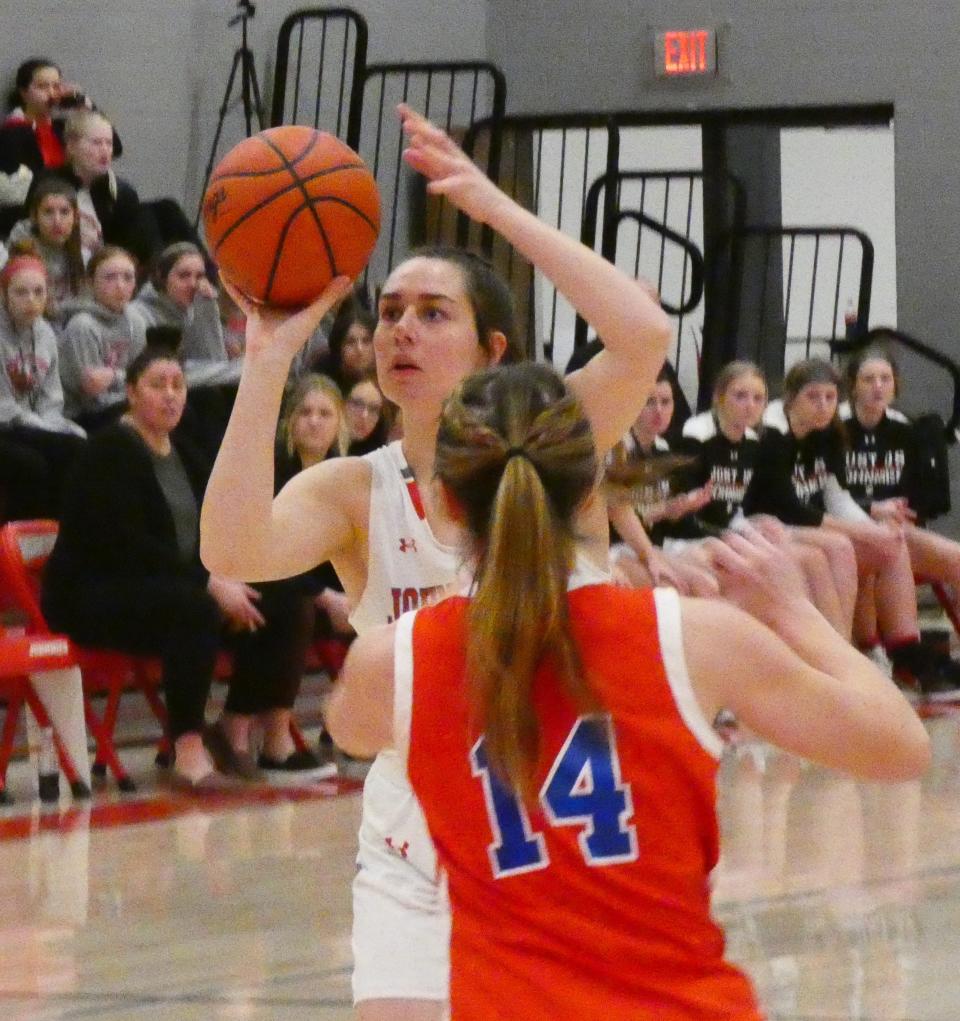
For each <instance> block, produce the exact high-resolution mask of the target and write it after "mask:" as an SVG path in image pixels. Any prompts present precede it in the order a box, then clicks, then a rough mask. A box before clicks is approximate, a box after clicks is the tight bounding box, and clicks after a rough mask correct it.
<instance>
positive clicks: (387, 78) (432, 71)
mask: <svg viewBox="0 0 960 1021" xmlns="http://www.w3.org/2000/svg"><path fill="white" fill-rule="evenodd" d="M356 84H357V88H358V90H359V92H360V95H361V98H360V100H359V101H358V102H357V103H356V105H355V107H354V110H355V113H356V116H355V117H351V121H350V125H349V128H348V134H347V142H348V144H349V145H351V146H352V147H353V148H354V149H355V150H356V151H357V152H359V153H360V155H361V156H362V157H363V158H364V160H365V161H366V163H367V166H368V167H370V169H371V171H372V173H373V175H374V177H375V178H376V181H377V186H378V188H379V191H380V199H381V207H382V209H383V210H384V214H385V215H384V222H383V224H382V226H381V231H380V241H379V242H378V244H377V248H376V249H375V251H374V254H373V256H372V258H371V261H370V265H369V266H368V267H367V275H366V278H365V279H366V280H368V281H369V280H373V281H374V282H375V283H380V282H382V281H383V280H384V278H385V277H386V276H387V274H388V273H389V272H390V270H391V269H392V268H393V266H394V265H395V263H396V261H397V259H398V258H399V257H402V256H403V255H405V254H406V251H407V248H408V246H410V245H418V244H424V243H426V242H436V241H451V242H452V241H454V239H455V237H456V236H457V234H458V233H462V231H463V230H464V228H463V227H462V226H460V227H458V226H456V224H457V221H458V216H457V214H456V213H455V211H453V210H452V209H451V208H450V206H449V203H447V202H446V200H444V199H433V198H428V196H427V192H426V182H425V181H424V180H423V178H421V177H420V176H419V175H417V174H415V173H413V172H412V171H409V170H406V169H405V168H404V166H403V158H402V154H403V133H402V131H401V130H400V122H399V119H398V118H397V115H396V112H395V107H396V105H397V103H400V102H404V103H409V104H410V105H411V106H413V107H414V108H415V109H417V110H418V111H419V112H421V113H423V114H424V115H425V116H427V117H429V118H430V119H431V120H432V121H434V122H435V123H437V124H438V125H440V126H441V127H442V128H444V130H446V131H447V132H449V133H450V134H451V135H453V136H454V137H461V138H462V137H464V136H465V135H467V134H469V132H470V130H471V129H472V127H473V126H474V125H475V124H477V123H478V122H480V121H485V122H489V123H492V124H498V123H499V121H500V119H501V118H502V116H503V110H504V106H505V104H506V83H505V80H504V77H503V74H502V72H501V71H500V70H499V68H497V67H495V66H494V65H493V64H489V63H486V62H482V61H480V62H478V61H462V62H437V63H419V64H369V65H368V66H367V67H366V68H365V69H364V71H363V76H362V78H361V79H360V80H358V82H357V83H356ZM495 136H496V132H495ZM498 141H499V139H498V138H497V137H495V139H494V144H493V145H492V147H491V149H490V153H489V156H490V160H491V165H492V166H493V167H494V168H497V166H498V160H499V153H498V150H497V142H498Z"/></svg>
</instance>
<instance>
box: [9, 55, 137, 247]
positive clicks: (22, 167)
mask: <svg viewBox="0 0 960 1021" xmlns="http://www.w3.org/2000/svg"><path fill="white" fill-rule="evenodd" d="M9 106H10V112H9V113H8V114H7V116H6V118H5V119H4V121H3V124H2V125H0V178H2V180H0V236H4V237H5V236H6V234H7V232H8V231H9V230H10V228H11V227H12V226H13V224H14V223H15V222H16V221H17V220H19V219H20V218H21V217H22V216H23V211H24V208H23V207H24V202H25V201H26V196H27V189H28V188H29V186H30V183H31V181H32V180H33V178H35V177H36V176H37V175H39V174H40V173H41V172H43V171H46V170H59V169H60V168H61V167H63V166H64V164H65V163H66V159H67V155H66V145H65V140H64V130H63V125H64V117H65V116H66V114H67V113H68V112H69V111H70V110H75V109H78V108H80V109H93V104H92V103H91V102H90V100H89V99H88V98H87V97H86V96H85V95H84V94H83V92H82V91H81V90H80V88H79V87H78V86H76V85H74V84H72V83H69V82H65V81H63V77H62V75H61V73H60V68H59V67H57V65H56V64H54V63H53V62H52V61H50V60H47V59H46V58H43V57H34V58H31V59H30V60H25V61H24V62H23V63H22V64H21V65H20V66H19V67H18V68H17V75H16V83H15V87H14V89H13V91H12V92H11V93H10V97H9ZM113 142H114V144H113V148H114V151H115V153H116V155H117V156H119V155H120V153H121V151H122V147H121V145H120V139H119V138H117V137H116V136H114V140H113Z"/></svg>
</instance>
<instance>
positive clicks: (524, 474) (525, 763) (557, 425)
mask: <svg viewBox="0 0 960 1021" xmlns="http://www.w3.org/2000/svg"><path fill="white" fill-rule="evenodd" d="M435 465H436V474H437V476H438V478H439V479H440V481H441V482H442V483H443V485H444V487H445V488H446V491H447V493H448V495H449V496H450V497H451V498H452V500H453V501H454V502H455V504H456V505H457V507H458V508H459V509H460V510H461V511H462V513H463V515H464V519H465V525H466V527H467V529H468V531H469V533H470V535H471V537H472V539H473V544H474V547H475V552H476V557H477V563H476V571H475V575H474V586H475V587H474V594H473V598H472V599H471V601H470V608H469V611H468V617H467V627H468V645H467V675H468V677H469V700H470V708H471V715H472V722H473V723H474V725H475V726H476V727H477V728H478V729H479V730H482V731H483V732H484V734H485V736H486V747H487V754H488V757H489V762H490V766H491V768H492V769H494V770H495V771H496V772H497V774H498V775H500V776H501V778H502V779H504V780H505V781H506V782H509V783H510V785H511V786H512V787H513V788H514V789H515V790H517V791H520V792H522V793H524V794H525V795H526V796H531V795H532V793H533V779H534V773H535V770H536V765H537V761H538V757H539V751H540V730H539V724H538V721H537V717H536V713H535V712H534V707H533V695H532V688H533V679H534V675H535V672H536V669H537V667H538V665H539V664H540V663H541V661H543V660H544V659H548V660H549V661H550V662H551V664H552V665H553V666H554V667H555V668H556V670H557V672H558V675H559V677H560V678H561V681H562V683H563V685H564V688H565V690H566V691H567V693H568V694H569V695H570V697H571V698H572V699H573V701H574V703H575V704H576V705H577V707H578V709H582V710H584V711H592V710H594V709H596V707H597V700H596V697H595V696H594V694H593V692H592V691H591V689H590V687H589V686H588V684H587V680H586V678H585V676H584V674H583V669H582V664H581V660H580V655H579V652H578V650H577V647H576V645H575V643H574V640H573V636H572V634H571V630H570V620H569V612H568V607H567V579H568V577H569V574H570V571H571V569H572V567H573V564H574V558H575V548H574V547H575V542H576V535H575V530H574V523H575V516H576V512H577V510H578V509H579V507H580V506H581V504H582V503H583V501H584V500H585V499H586V497H587V496H588V495H589V494H590V493H591V492H592V491H593V489H594V487H595V485H596V483H597V478H598V464H597V457H596V452H595V450H594V445H593V437H592V434H591V432H590V425H589V423H588V421H587V419H586V417H585V415H584V413H583V410H582V408H581V407H580V404H579V402H578V401H577V400H576V398H575V397H573V395H572V394H570V393H569V392H568V391H567V389H566V388H565V386H564V384H563V382H562V381H561V380H560V378H559V377H558V376H557V375H556V374H555V373H554V372H553V371H551V370H550V369H548V368H545V367H544V366H541V365H534V364H530V363H526V364H521V365H507V366H500V367H497V368H494V369H488V370H486V371H484V372H480V373H477V374H475V375H473V376H470V377H469V378H468V379H466V380H465V381H464V382H463V383H462V384H461V385H460V387H459V388H458V389H457V390H456V391H455V392H454V394H453V395H452V396H451V397H450V398H449V399H448V400H447V402H446V404H445V406H444V411H443V415H442V417H441V419H440V427H439V431H438V434H437V453H436V462H435Z"/></svg>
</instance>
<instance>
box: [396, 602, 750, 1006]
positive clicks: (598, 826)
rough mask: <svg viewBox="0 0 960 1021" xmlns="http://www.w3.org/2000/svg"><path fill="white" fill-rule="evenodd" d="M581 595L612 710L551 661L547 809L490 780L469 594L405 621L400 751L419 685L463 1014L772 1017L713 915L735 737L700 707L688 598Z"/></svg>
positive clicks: (578, 629)
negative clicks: (682, 623)
mask: <svg viewBox="0 0 960 1021" xmlns="http://www.w3.org/2000/svg"><path fill="white" fill-rule="evenodd" d="M568 598H569V600H570V615H571V619H572V625H573V631H574V635H575V637H576V641H577V643H578V646H579V649H580V653H581V656H582V659H583V663H584V667H585V670H586V672H587V676H588V677H590V678H591V681H592V684H593V687H594V690H595V692H596V694H597V695H598V697H599V700H600V704H601V705H603V706H604V707H605V712H604V713H600V714H597V715H594V716H578V714H577V712H576V711H575V709H574V708H573V706H572V705H571V704H570V702H569V700H568V699H567V698H566V697H565V696H564V695H563V694H562V693H561V687H560V684H559V681H558V680H557V678H556V677H555V676H554V675H553V674H552V672H551V670H550V669H549V668H546V667H544V668H541V670H540V671H539V673H538V675H537V677H536V680H535V689H534V698H535V706H536V711H537V715H538V718H539V720H540V724H541V728H542V735H543V738H542V756H541V762H540V767H539V773H538V776H537V783H538V790H539V798H538V800H537V803H536V805H530V806H525V805H524V804H523V803H522V802H521V801H519V800H518V799H517V798H516V797H515V796H514V795H513V793H512V792H511V791H509V790H507V789H506V788H505V786H504V785H503V784H502V783H501V782H500V781H499V780H498V779H497V777H496V776H495V775H493V774H492V773H491V771H490V770H489V769H488V768H487V760H486V755H485V748H484V744H483V738H482V735H480V734H478V733H474V732H471V730H470V724H469V720H468V709H467V703H466V689H465V683H464V666H465V649H466V609H467V601H466V600H465V599H462V598H453V599H448V600H445V601H444V602H442V603H440V604H438V605H436V606H432V607H427V608H424V609H421V610H419V611H418V612H417V614H416V616H415V617H414V618H413V624H412V637H411V633H410V631H409V627H408V629H407V631H406V632H404V631H402V630H401V629H398V644H397V692H398V701H397V709H398V712H397V723H398V743H400V744H401V746H402V745H403V744H404V737H405V736H406V726H407V725H406V723H405V722H404V720H405V709H404V708H403V707H404V699H405V698H410V690H411V689H410V685H411V684H412V705H411V703H410V702H407V703H406V706H407V707H408V708H409V710H410V714H411V715H410V720H409V753H408V772H409V776H410V780H411V783H412V785H413V789H414V791H415V792H416V795H417V797H418V798H419V800H420V804H421V805H422V807H423V810H424V813H425V815H426V818H427V823H428V825H429V828H430V832H431V834H432V836H433V839H434V841H435V843H436V847H437V852H438V855H439V859H440V862H441V864H442V866H443V867H444V868H445V870H446V873H447V878H448V883H449V891H450V902H451V907H452V911H453V928H452V935H451V947H450V959H451V988H450V998H451V1010H452V1019H453V1021H496V1019H510V1021H518V1019H523V1021H532V1019H541V1018H542V1019H544V1021H546V1019H550V1021H561V1019H564V1018H570V1019H573V1018H576V1019H578V1021H579V1019H582V1018H590V1019H603V1021H643V1019H650V1021H693V1019H698V1021H699V1019H708V1018H709V1019H711V1021H719V1019H737V1021H757V1019H759V1018H760V1017H761V1015H760V1013H759V1011H758V1009H757V1006H756V1001H755V998H754V995H753V991H752V989H751V986H750V983H749V981H748V980H747V978H746V977H745V976H744V975H743V974H742V973H741V972H739V971H738V970H737V969H735V968H734V967H733V966H731V965H729V964H727V963H726V962H725V961H724V960H723V947H724V941H723V935H722V932H721V931H720V929H719V928H718V927H717V926H716V925H715V923H714V922H713V921H712V920H711V918H710V903H709V901H710V891H709V873H710V870H711V869H712V868H713V866H714V865H715V864H716V861H717V854H718V831H717V820H716V811H715V797H716V792H715V780H716V772H717V763H718V755H719V739H717V738H716V736H715V735H714V734H713V733H712V731H711V730H710V728H709V724H708V723H707V721H706V720H705V719H704V717H703V715H702V713H701V712H700V710H699V708H698V707H697V706H696V703H695V701H694V700H693V695H692V689H691V688H690V684H689V678H688V677H687V675H686V668H685V666H684V663H683V654H682V647H681V645H680V629H679V603H678V601H677V599H676V596H675V594H674V593H666V594H664V593H663V592H658V593H657V594H656V596H654V594H653V593H652V592H650V591H633V590H625V589H621V588H614V587H612V586H608V585H591V586H587V587H583V588H579V589H575V590H573V591H571V592H570V593H569V596H568ZM658 606H659V610H658ZM411 649H412V653H411V651H410V650H411ZM665 661H666V665H665ZM411 670H412V681H411V673H410V672H411ZM671 682H672V683H671ZM404 692H406V695H404Z"/></svg>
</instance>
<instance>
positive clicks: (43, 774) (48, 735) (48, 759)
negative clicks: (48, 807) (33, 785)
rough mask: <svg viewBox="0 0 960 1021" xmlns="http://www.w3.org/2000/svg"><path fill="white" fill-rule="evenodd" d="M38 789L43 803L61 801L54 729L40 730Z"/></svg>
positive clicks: (43, 728) (44, 728)
mask: <svg viewBox="0 0 960 1021" xmlns="http://www.w3.org/2000/svg"><path fill="white" fill-rule="evenodd" d="M37 787H38V789H39V794H40V800H41V801H43V802H50V801H59V800H60V762H59V760H58V758H57V746H56V743H55V742H54V740H53V727H41V728H40V744H39V746H38V748H37Z"/></svg>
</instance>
